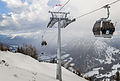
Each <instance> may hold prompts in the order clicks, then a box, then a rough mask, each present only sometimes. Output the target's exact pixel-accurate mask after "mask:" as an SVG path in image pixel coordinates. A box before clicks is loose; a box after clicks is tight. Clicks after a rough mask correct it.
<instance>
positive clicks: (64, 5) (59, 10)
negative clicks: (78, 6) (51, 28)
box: [58, 0, 70, 12]
mask: <svg viewBox="0 0 120 81" xmlns="http://www.w3.org/2000/svg"><path fill="white" fill-rule="evenodd" d="M69 2H70V0H68V1H67V2H66V3H65V4H64V5H63V6H62V7H61V8H60V9H59V10H58V12H59V11H61V10H62V9H63V8H64V7H65V6H66V5H67V4H68V3H69Z"/></svg>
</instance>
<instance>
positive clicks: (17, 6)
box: [0, 0, 120, 35]
mask: <svg viewBox="0 0 120 81" xmlns="http://www.w3.org/2000/svg"><path fill="white" fill-rule="evenodd" d="M2 1H3V2H5V3H7V7H8V8H9V9H10V11H11V12H10V13H9V14H10V15H11V16H6V17H3V16H2V18H1V17H0V31H1V32H2V31H3V32H5V31H10V33H26V32H28V33H29V32H37V31H38V30H41V29H44V28H46V26H47V24H48V22H49V17H50V14H48V11H49V10H58V9H59V7H55V4H56V3H59V1H60V3H61V4H62V5H63V4H64V3H65V2H66V1H67V0H24V1H23V0H22V1H21V0H2ZM111 2H113V0H109V1H108V0H71V1H70V2H69V3H68V4H67V5H66V6H65V8H64V9H63V10H62V11H69V12H70V13H71V14H70V17H71V18H74V17H77V16H79V15H82V14H84V13H87V12H89V11H91V10H94V9H96V8H99V7H101V6H104V5H106V4H107V3H111ZM119 7H120V2H118V3H116V4H114V5H112V6H111V15H110V19H112V20H113V22H116V21H117V22H119V21H120V16H119V14H120V11H118V9H119ZM102 17H106V10H105V9H102V10H100V11H98V12H95V13H92V14H90V15H87V16H84V17H82V18H80V19H78V20H77V21H76V22H74V23H72V24H70V25H69V26H68V27H66V28H65V29H64V30H63V33H64V34H65V33H66V32H68V35H69V34H70V33H73V34H74V33H75V35H77V34H78V35H79V34H81V33H82V35H85V34H86V35H87V34H91V33H92V26H93V25H94V23H95V21H96V20H98V19H100V18H102ZM71 30H72V31H71ZM69 31H71V32H69ZM7 33H8V32H7ZM91 35H93V34H91Z"/></svg>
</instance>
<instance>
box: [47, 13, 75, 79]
mask: <svg viewBox="0 0 120 81" xmlns="http://www.w3.org/2000/svg"><path fill="white" fill-rule="evenodd" d="M49 13H51V15H52V17H50V22H49V23H48V26H47V27H48V28H52V27H53V25H54V24H56V23H58V49H57V71H56V79H58V80H59V81H62V69H61V28H65V27H66V26H68V25H69V24H70V23H72V22H74V21H75V19H72V20H71V19H69V18H68V17H67V15H68V14H70V13H69V12H51V11H49Z"/></svg>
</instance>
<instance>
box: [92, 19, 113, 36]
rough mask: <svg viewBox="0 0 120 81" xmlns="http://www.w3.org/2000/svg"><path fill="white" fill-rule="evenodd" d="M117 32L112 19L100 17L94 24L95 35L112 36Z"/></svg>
mask: <svg viewBox="0 0 120 81" xmlns="http://www.w3.org/2000/svg"><path fill="white" fill-rule="evenodd" d="M114 32H115V27H114V25H113V23H112V22H111V20H106V19H100V20H98V21H96V23H95V24H94V26H93V34H94V35H95V37H104V38H111V37H112V35H113V33H114Z"/></svg>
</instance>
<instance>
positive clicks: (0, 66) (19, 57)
mask: <svg viewBox="0 0 120 81" xmlns="http://www.w3.org/2000/svg"><path fill="white" fill-rule="evenodd" d="M55 71H56V64H49V63H44V62H38V61H37V60H35V59H33V58H31V57H29V56H26V55H23V54H20V53H11V52H1V51H0V80H1V81H8V80H9V81H58V80H56V79H55ZM62 73H63V81H87V80H85V79H83V78H80V77H79V76H77V75H75V74H73V73H71V72H70V71H68V70H66V69H64V68H62Z"/></svg>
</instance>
